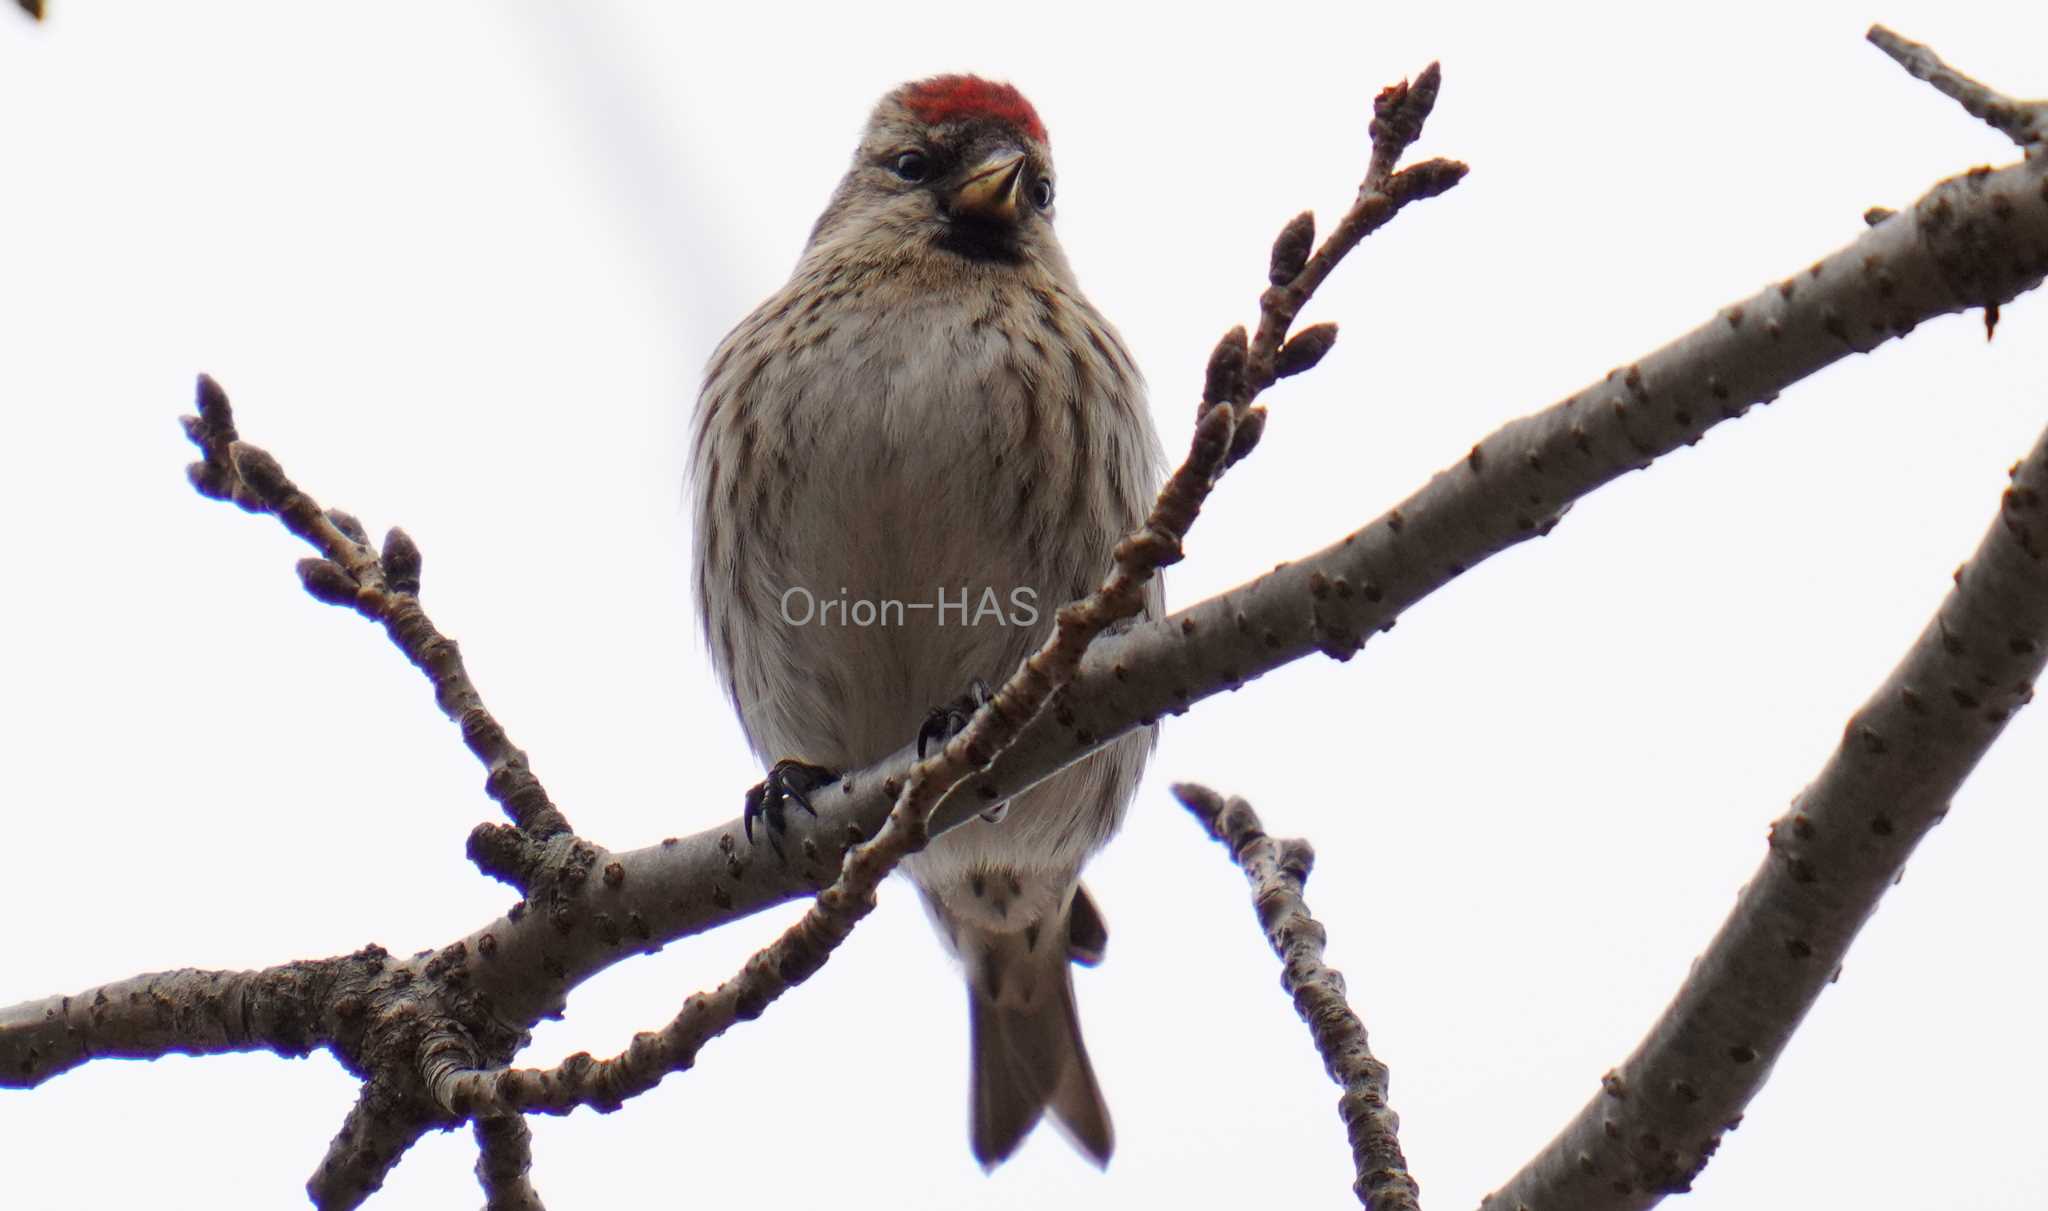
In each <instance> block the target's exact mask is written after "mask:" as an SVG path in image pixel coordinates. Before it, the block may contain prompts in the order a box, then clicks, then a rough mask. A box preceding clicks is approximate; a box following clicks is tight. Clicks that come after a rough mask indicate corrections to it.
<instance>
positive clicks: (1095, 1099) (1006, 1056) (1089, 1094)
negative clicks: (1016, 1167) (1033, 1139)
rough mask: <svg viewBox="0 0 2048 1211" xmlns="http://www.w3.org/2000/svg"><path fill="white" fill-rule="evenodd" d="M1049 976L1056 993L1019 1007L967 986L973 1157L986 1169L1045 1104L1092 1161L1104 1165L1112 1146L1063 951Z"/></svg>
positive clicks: (1019, 1138) (1006, 1154)
mask: <svg viewBox="0 0 2048 1211" xmlns="http://www.w3.org/2000/svg"><path fill="white" fill-rule="evenodd" d="M1047 974H1048V975H1052V973H1047ZM1048 982H1049V983H1050V984H1051V985H1052V987H1053V989H1054V995H1052V996H1050V997H1044V998H1040V999H1039V1000H1038V1003H1036V1004H1033V1005H1027V1006H1023V1007H1012V1006H1010V1005H1005V1004H1000V1003H998V1002H996V1001H995V1000H992V999H991V998H989V997H987V996H985V995H984V994H983V992H982V990H981V989H979V988H975V987H973V986H972V985H970V986H969V990H968V997H967V999H968V1003H969V1004H968V1012H969V1022H970V1028H971V1031H972V1041H973V1048H974V1085H973V1092H972V1098H971V1102H970V1106H971V1112H972V1115H973V1120H974V1121H973V1144H974V1158H975V1159H976V1160H978V1161H980V1162H981V1165H982V1168H984V1169H993V1168H995V1167H996V1166H997V1165H999V1164H1001V1163H1002V1162H1004V1161H1006V1160H1008V1159H1009V1158H1010V1155H1011V1154H1012V1153H1014V1152H1015V1151H1016V1150H1017V1148H1018V1146H1019V1145H1020V1144H1022V1143H1023V1142H1024V1137H1025V1136H1026V1135H1029V1134H1030V1133H1031V1129H1032V1128H1033V1127H1035V1126H1037V1125H1038V1120H1039V1119H1040V1118H1041V1117H1043V1116H1044V1114H1045V1112H1046V1111H1047V1110H1050V1111H1052V1116H1053V1121H1054V1122H1056V1123H1057V1124H1058V1125H1059V1126H1060V1128H1061V1130H1062V1132H1063V1133H1064V1134H1065V1135H1066V1136H1067V1137H1068V1138H1069V1139H1071V1140H1072V1141H1073V1142H1074V1144H1075V1145H1076V1146H1077V1147H1079V1148H1080V1149H1081V1150H1082V1151H1083V1152H1086V1153H1087V1154H1088V1156H1089V1158H1090V1159H1092V1160H1093V1161H1094V1162H1095V1163H1096V1164H1097V1165H1107V1164H1108V1163H1109V1155H1110V1152H1111V1151H1112V1150H1113V1149H1114V1148H1115V1146H1116V1135H1115V1131H1114V1130H1113V1129H1112V1127H1111V1126H1110V1121H1109V1107H1108V1105H1107V1104H1105V1103H1104V1102H1103V1100H1102V1090H1101V1088H1100V1087H1099V1086H1098V1085H1097V1084H1096V1083H1095V1070H1094V1068H1093V1067H1092V1066H1090V1064H1089V1063H1088V1049H1087V1047H1086V1046H1085V1045H1084V1044H1083V1043H1082V1042H1081V1021H1080V1018H1079V1017H1077V1016H1076V1015H1075V1012H1074V981H1073V978H1072V976H1070V975H1069V974H1068V972H1067V968H1066V962H1065V956H1060V962H1059V969H1058V972H1057V974H1056V975H1053V978H1052V979H1051V980H1050V981H1048Z"/></svg>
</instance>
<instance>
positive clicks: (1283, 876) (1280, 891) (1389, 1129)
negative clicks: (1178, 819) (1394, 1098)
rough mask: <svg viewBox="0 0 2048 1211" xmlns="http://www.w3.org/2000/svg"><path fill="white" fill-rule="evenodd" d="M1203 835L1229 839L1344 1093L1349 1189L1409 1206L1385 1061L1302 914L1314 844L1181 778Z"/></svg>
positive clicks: (1411, 1186)
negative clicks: (1277, 830) (1286, 835)
mask: <svg viewBox="0 0 2048 1211" xmlns="http://www.w3.org/2000/svg"><path fill="white" fill-rule="evenodd" d="M1173 793H1174V794H1175V795H1176V796H1178V797H1179V799H1180V801H1181V803H1182V804H1183V805H1185V806H1186V807H1187V809H1188V810H1189V811H1191V812H1193V813H1194V815H1195V818H1196V819H1197V820H1200V821H1201V822H1202V826H1203V827H1204V828H1206V829H1208V830H1209V835H1210V836H1211V837H1214V838H1215V839H1216V840H1218V841H1221V842H1223V844H1224V845H1225V846H1226V847H1228V848H1229V850H1230V856H1231V857H1232V858H1233V859H1235V860H1236V862H1237V864H1238V865H1239V866H1240V867H1242V868H1243V869H1244V877H1245V879H1246V880H1247V881H1248V882H1249V883H1251V885H1252V903H1253V904H1254V905H1255V906H1256V907H1257V909H1258V912H1259V924H1260V925H1261V926H1263V927H1264V928H1265V931H1266V941H1267V942H1268V943H1269V944H1270V945H1271V946H1272V947H1273V953H1274V954H1276V955H1278V956H1279V957H1280V962H1281V967H1282V970H1281V976H1280V986H1281V987H1282V988H1285V989H1286V990H1287V994H1288V995H1289V996H1291V997H1293V998H1294V1012H1295V1013H1296V1014H1298V1015H1300V1017H1301V1020H1302V1021H1303V1022H1305V1023H1307V1025H1308V1028H1309V1034H1310V1036H1311V1037H1312V1038H1314V1039H1315V1044H1316V1053H1317V1054H1318V1055H1321V1056H1322V1057H1323V1068H1324V1070H1325V1071H1327V1072H1328V1073H1329V1074H1330V1079H1331V1080H1333V1081H1335V1082H1337V1087H1338V1088H1340V1089H1342V1090H1343V1091H1344V1096H1343V1097H1341V1098H1339V1099H1338V1101H1337V1110H1338V1113H1339V1114H1341V1115H1342V1116H1343V1119H1344V1129H1345V1132H1346V1133H1347V1134H1348V1135H1349V1136H1350V1139H1351V1161H1352V1165H1353V1166H1354V1167H1355V1168H1356V1169H1357V1171H1358V1179H1357V1180H1356V1181H1355V1182H1354V1183H1353V1184H1352V1187H1351V1190H1352V1193H1354V1194H1356V1195H1357V1196H1358V1202H1359V1205H1360V1206H1363V1207H1367V1208H1370V1209H1372V1211H1419V1208H1420V1207H1421V1205H1422V1203H1421V1191H1420V1190H1419V1189H1418V1188H1417V1186H1416V1184H1415V1178H1414V1177H1413V1176H1412V1175H1410V1174H1409V1172H1408V1160H1407V1158H1406V1157H1404V1156H1402V1155H1401V1141H1400V1138H1399V1135H1398V1132H1399V1130H1400V1126H1401V1118H1400V1116H1399V1115H1397V1114H1395V1113H1394V1111H1393V1108H1392V1107H1391V1106H1389V1105H1388V1104H1387V1066H1386V1065H1385V1064H1383V1063H1381V1062H1380V1061H1379V1060H1378V1059H1377V1058H1375V1057H1374V1056H1373V1053H1372V1047H1371V1045H1370V1042H1369V1040H1368V1039H1367V1037H1366V1033H1365V1023H1364V1022H1362V1021H1360V1020H1359V1018H1358V1015H1357V1014H1356V1013H1354V1012H1352V1010H1351V1004H1350V1002H1349V1001H1347V1000H1346V999H1345V989H1344V975H1343V973H1342V972H1339V971H1337V970H1336V969H1335V968H1333V967H1331V966H1329V965H1328V964H1326V963H1324V962H1323V945H1324V943H1325V942H1326V941H1328V935H1327V934H1326V933H1325V932H1324V930H1323V927H1322V924H1321V923H1320V922H1318V921H1317V920H1316V919H1315V917H1314V916H1313V915H1311V914H1310V913H1309V910H1308V901H1307V900H1305V899H1303V898H1302V887H1303V884H1305V883H1307V882H1308V874H1309V871H1310V869H1311V868H1313V867H1314V866H1315V861H1316V852H1315V850H1314V849H1313V848H1311V847H1310V846H1309V843H1308V842H1306V841H1302V840H1285V841H1282V840H1276V839H1274V838H1273V837H1270V836H1267V835H1266V830H1265V827H1264V825H1262V824H1260V822H1259V816H1258V813H1257V812H1255V811H1253V810H1252V806H1251V804H1249V803H1247V802H1245V801H1244V800H1243V799H1239V798H1236V797H1232V798H1231V799H1230V800H1228V801H1227V802H1226V801H1225V800H1224V798H1223V796H1221V795H1219V794H1217V793H1216V792H1215V791H1212V790H1210V789H1209V788H1208V787H1206V786H1196V785H1194V784H1193V783H1187V782H1183V783H1180V784H1179V785H1176V786H1175V787H1174V788H1173Z"/></svg>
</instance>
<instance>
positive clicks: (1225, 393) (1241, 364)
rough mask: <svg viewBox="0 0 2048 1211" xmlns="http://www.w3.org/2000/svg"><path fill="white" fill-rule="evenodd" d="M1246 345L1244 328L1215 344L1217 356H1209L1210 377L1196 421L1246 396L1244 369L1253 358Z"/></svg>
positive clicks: (1207, 380) (1239, 327)
mask: <svg viewBox="0 0 2048 1211" xmlns="http://www.w3.org/2000/svg"><path fill="white" fill-rule="evenodd" d="M1246 345H1247V338H1246V336H1245V332H1244V325H1242V324H1240V325H1238V326H1237V327H1235V328H1232V329H1231V330H1230V331H1228V332H1226V333H1224V334H1223V339H1222V340H1220V341H1217V342H1216V349H1215V352H1213V353H1211V354H1210V355H1209V373H1208V376H1207V378H1206V379H1205V380H1204V382H1203V384H1202V406H1201V407H1200V408H1199V409H1197V410H1196V412H1195V419H1196V420H1200V419H1201V418H1202V417H1203V416H1205V415H1207V414H1208V412H1209V409H1211V408H1213V407H1215V406H1216V405H1217V404H1228V403H1235V402H1237V400H1238V399H1239V397H1241V396H1242V395H1243V394H1244V368H1245V362H1246V360H1247V359H1248V358H1249V357H1250V354H1249V352H1248V351H1247V348H1246Z"/></svg>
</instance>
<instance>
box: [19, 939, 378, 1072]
mask: <svg viewBox="0 0 2048 1211" xmlns="http://www.w3.org/2000/svg"><path fill="white" fill-rule="evenodd" d="M336 963H337V961H336V960H332V959H326V960H319V961H316V962H308V963H288V964H285V965H284V966H282V967H273V968H270V969H269V970H267V971H200V970H196V969H192V968H186V969H185V970H182V971H164V972H154V973H151V974H149V975H141V976H136V977H134V978H132V979H127V980H120V981H118V982H116V983H112V984H103V985H101V986H100V987H98V988H89V989H87V990H86V991H84V992H81V993H79V994H77V995H76V996H57V997H46V998H44V999H43V1000H40V1001H27V1002H24V1003H22V1004H19V1005H11V1006H8V1007H6V1008H4V1009H0V1088H10V1087H11V1088H17V1089H27V1088H32V1087H34V1086H36V1085H39V1084H41V1083H42V1082H44V1081H46V1080H48V1079H49V1078H51V1077H53V1076H56V1075H57V1074H58V1073H60V1072H65V1071H68V1070H69V1069H72V1068H76V1067H77V1066H78V1065H80V1064H83V1063H85V1062H86V1061H87V1060H94V1059H104V1058H108V1057H117V1058H121V1059H155V1058H156V1057H157V1056H161V1055H223V1054H227V1053H229V1052H237V1051H274V1052H276V1053H277V1054H279V1055H285V1056H294V1057H296V1056H302V1055H305V1054H306V1053H308V1052H310V1051H311V1050H313V1048H315V1047H318V1046H321V1045H322V1044H324V1043H325V1042H326V1041H327V1039H328V1037H329V1036H328V1033H327V1031H326V1029H325V1028H324V1024H323V1023H322V1022H321V1021H320V1018H319V1014H318V1010H317V1007H318V1006H321V1005H324V1004H326V1003H327V1002H328V1000H329V999H330V997H331V994H332V991H333V987H334V982H335V979H336V977H337V976H338V975H339V974H340V972H339V971H338V970H337V966H336Z"/></svg>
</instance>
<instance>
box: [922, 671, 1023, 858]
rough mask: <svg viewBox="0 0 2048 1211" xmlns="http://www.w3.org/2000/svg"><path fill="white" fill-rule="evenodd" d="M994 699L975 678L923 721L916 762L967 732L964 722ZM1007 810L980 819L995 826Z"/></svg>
mask: <svg viewBox="0 0 2048 1211" xmlns="http://www.w3.org/2000/svg"><path fill="white" fill-rule="evenodd" d="M993 697H995V695H994V694H992V693H990V692H989V688H988V682H986V681H983V680H982V679H981V678H979V677H976V678H975V679H974V680H973V681H972V682H971V683H969V685H968V687H967V692H966V693H964V694H962V695H960V696H959V697H958V698H955V699H954V700H953V701H951V702H949V703H947V704H946V705H944V706H935V707H933V708H932V712H931V714H929V715H926V716H925V717H924V726H923V727H921V728H919V729H917V759H918V760H919V761H922V760H924V753H925V749H926V748H928V747H930V746H931V745H933V744H944V743H946V741H948V740H951V739H952V738H953V737H955V736H957V735H959V734H960V733H961V732H963V731H966V730H967V722H968V720H970V719H973V718H974V712H976V711H978V710H980V709H981V708H982V707H984V706H987V705H988V704H989V700H990V699H992V698H993ZM1009 810H1010V804H1009V802H1008V801H1007V800H1005V801H1004V802H1002V803H998V804H996V805H995V806H994V807H991V808H989V809H988V810H987V811H985V812H983V813H981V818H982V819H984V820H986V821H988V822H989V823H991V824H994V823H995V822H996V821H998V820H1001V819H1002V818H1003V816H1004V815H1005V814H1006V813H1008V812H1009Z"/></svg>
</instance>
